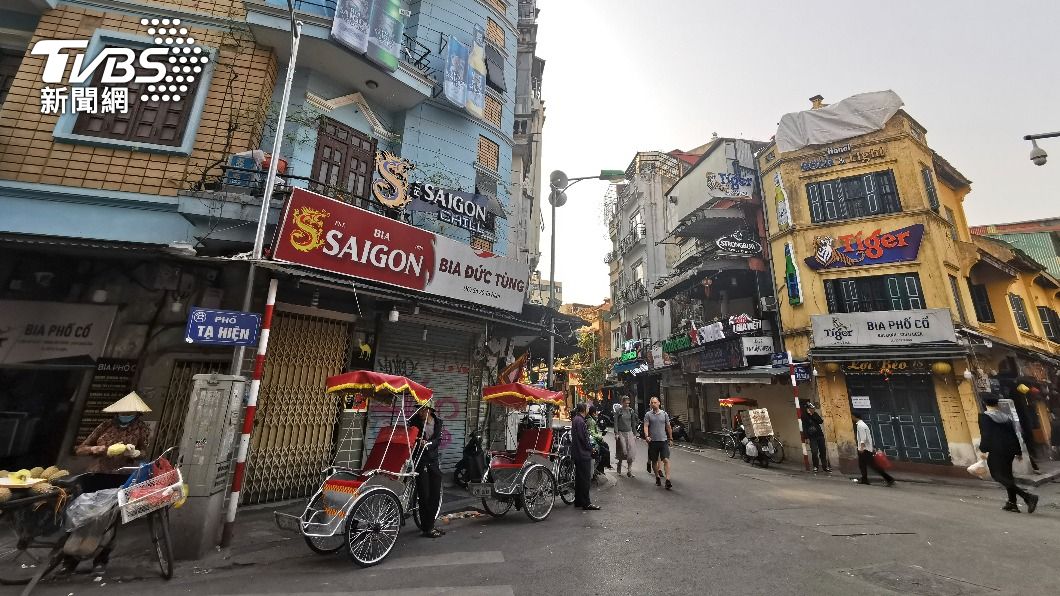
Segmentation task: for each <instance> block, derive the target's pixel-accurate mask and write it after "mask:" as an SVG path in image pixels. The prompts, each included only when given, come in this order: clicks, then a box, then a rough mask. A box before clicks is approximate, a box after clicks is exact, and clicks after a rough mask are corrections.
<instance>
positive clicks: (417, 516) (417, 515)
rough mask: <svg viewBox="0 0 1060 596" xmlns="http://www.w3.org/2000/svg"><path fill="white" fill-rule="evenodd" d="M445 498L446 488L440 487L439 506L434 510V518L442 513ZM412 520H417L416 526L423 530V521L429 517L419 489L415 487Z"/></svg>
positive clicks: (413, 490)
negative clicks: (424, 509) (425, 515)
mask: <svg viewBox="0 0 1060 596" xmlns="http://www.w3.org/2000/svg"><path fill="white" fill-rule="evenodd" d="M444 498H445V489H444V488H440V489H439V490H438V508H437V509H435V510H434V519H438V516H439V515H441V513H442V501H443V500H444ZM410 508H411V509H412V521H414V522H416V527H417V528H419V529H420V530H421V531H422V530H423V529H424V527H423V522H424V520H426V519H428V518H426V517H424V511H423V506H422V504H421V503H420V497H419V491H418V490H416V489H415V488H413V489H412V506H411V507H410Z"/></svg>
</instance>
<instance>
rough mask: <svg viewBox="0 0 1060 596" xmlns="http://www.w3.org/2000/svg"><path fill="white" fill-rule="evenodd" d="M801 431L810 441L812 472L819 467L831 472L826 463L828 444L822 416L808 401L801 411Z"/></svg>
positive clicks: (815, 471) (830, 467)
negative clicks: (825, 438)
mask: <svg viewBox="0 0 1060 596" xmlns="http://www.w3.org/2000/svg"><path fill="white" fill-rule="evenodd" d="M802 431H803V432H804V433H806V438H807V439H808V440H809V442H810V454H811V455H812V456H813V472H814V473H815V474H816V473H817V470H818V468H819V469H821V470H824V471H825V472H828V473H831V472H832V466H830V465H828V444H827V443H826V442H825V440H824V418H821V415H820V414H819V413H818V412H817V406H815V405H813V404H812V403H810V402H807V403H806V406H805V408H804V409H803V411H802Z"/></svg>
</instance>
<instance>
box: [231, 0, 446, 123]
mask: <svg viewBox="0 0 1060 596" xmlns="http://www.w3.org/2000/svg"><path fill="white" fill-rule="evenodd" d="M243 4H244V5H245V6H246V9H247V25H249V26H250V29H251V31H252V32H253V34H254V39H255V40H257V42H258V43H259V44H261V45H263V46H269V47H272V48H273V51H274V52H276V55H277V56H278V57H279V60H280V67H281V69H282V68H284V67H285V66H286V64H287V62H288V60H289V59H290V51H291V34H290V31H291V20H290V15H289V14H288V12H287V0H244V2H243ZM335 4H336V0H294V8H295V11H296V13H298V17H299V19H301V20H302V22H303V26H302V39H301V42H300V46H299V49H298V64H299V68H305V69H316V70H319V71H322V72H325V73H326V74H327V75H328V76H329V77H330V78H332V79H334V80H335V81H337V82H339V83H343V84H345V85H346V86H348V87H350V88H352V89H356V90H357V91H360V92H361V93H363V94H364V95H365V97H367V98H368V99H369V100H371V101H372V102H374V103H377V104H378V105H381V106H385V107H386V108H388V109H389V110H393V111H403V110H407V109H409V108H412V107H414V106H416V105H418V104H420V103H422V102H424V101H426V100H427V99H429V98H430V97H431V95H432V94H433V92H434V85H435V83H434V80H433V79H432V78H431V74H432V73H433V72H434V71H435V70H436V69H437V68H438V67H439V66H440V65H441V63H442V62H441V61H442V58H441V57H439V56H435V55H432V53H431V50H430V48H428V47H427V46H424V45H423V44H421V43H419V42H417V41H416V40H415V39H413V38H411V37H409V36H405V38H404V41H403V44H402V48H401V51H400V60H398V64H397V69H396V70H394V71H393V72H389V71H388V70H386V69H385V68H383V67H381V66H379V65H378V64H376V63H374V62H372V61H371V60H369V59H368V58H366V57H365V56H364V55H363V54H359V53H357V52H354V51H353V50H350V49H347V48H346V47H345V46H341V45H339V44H338V43H336V42H335V41H333V40H332V38H331V23H332V20H333V18H334V15H335ZM368 81H372V82H373V84H374V85H375V87H374V88H373V87H372V85H370V84H369V83H368ZM277 84H279V83H277Z"/></svg>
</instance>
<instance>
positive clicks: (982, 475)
mask: <svg viewBox="0 0 1060 596" xmlns="http://www.w3.org/2000/svg"><path fill="white" fill-rule="evenodd" d="M968 473H969V474H971V475H972V476H975V477H976V478H978V479H980V480H986V479H987V478H989V477H990V466H988V465H987V463H986V460H985V459H979V460H976V461H975V463H974V464H972V465H970V466H968Z"/></svg>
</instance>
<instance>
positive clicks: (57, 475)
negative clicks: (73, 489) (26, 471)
mask: <svg viewBox="0 0 1060 596" xmlns="http://www.w3.org/2000/svg"><path fill="white" fill-rule="evenodd" d="M69 475H70V470H59V471H58V472H56V473H54V474H52V475H51V476H48V480H58V479H59V478H65V477H66V476H69Z"/></svg>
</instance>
